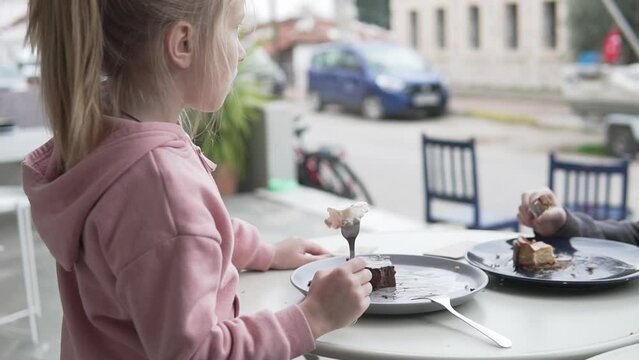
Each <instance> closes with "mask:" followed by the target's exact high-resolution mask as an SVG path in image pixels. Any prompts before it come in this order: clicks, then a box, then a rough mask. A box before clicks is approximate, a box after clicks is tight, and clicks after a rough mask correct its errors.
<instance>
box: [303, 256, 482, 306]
mask: <svg viewBox="0 0 639 360" xmlns="http://www.w3.org/2000/svg"><path fill="white" fill-rule="evenodd" d="M382 256H389V257H390V260H391V262H392V263H393V265H394V266H395V271H396V272H397V274H396V279H397V287H393V288H384V289H378V290H376V291H373V293H372V294H371V305H370V307H369V308H368V309H367V310H366V313H367V314H387V315H399V314H415V313H423V312H430V311H439V310H442V307H441V306H440V305H438V304H435V303H433V302H431V301H430V300H427V299H425V298H424V296H429V295H448V296H449V297H450V299H451V304H452V305H453V306H456V305H459V304H462V303H464V302H466V301H468V300H470V298H471V297H472V296H474V295H475V294H476V293H477V292H478V291H480V290H482V289H484V288H485V287H486V285H487V284H488V276H487V275H486V274H485V273H484V272H483V271H481V270H479V269H477V268H475V267H474V266H470V265H467V264H464V263H460V262H457V261H454V260H449V259H443V258H439V257H434V256H420V255H382ZM346 259H347V258H346V257H344V256H337V257H333V258H329V259H324V260H319V261H315V262H312V263H309V264H306V265H304V266H301V267H299V268H298V269H297V270H295V271H294V272H293V274H292V275H291V283H292V284H293V286H295V287H296V288H297V289H298V290H299V291H301V292H302V293H303V294H307V293H308V289H309V282H310V281H311V280H312V279H313V276H314V275H315V272H316V271H318V270H330V269H333V268H335V267H337V266H340V265H341V264H343V263H344V262H345V261H346Z"/></svg>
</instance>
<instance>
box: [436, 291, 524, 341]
mask: <svg viewBox="0 0 639 360" xmlns="http://www.w3.org/2000/svg"><path fill="white" fill-rule="evenodd" d="M425 298H426V299H428V300H430V301H432V302H434V303H438V304H439V305H441V306H443V307H445V308H446V310H448V311H449V312H451V313H452V314H453V315H455V316H457V317H458V318H459V319H461V320H462V321H464V322H465V323H467V324H468V325H470V326H472V327H474V328H475V329H476V330H477V331H479V332H480V333H482V334H484V335H486V337H488V338H489V339H490V340H492V341H494V342H495V343H496V344H497V345H499V346H501V347H503V348H509V347H511V346H512V345H513V342H512V341H510V339H508V338H507V337H505V336H503V335H500V334H498V333H496V332H494V331H493V330H490V329H488V328H487V327H484V326H483V325H480V324H478V323H476V322H474V321H472V320H470V319H469V318H467V317H465V316H464V315H462V314H460V313H458V312H457V310H455V309H454V308H453V306H452V305H451V304H450V298H449V297H448V296H446V295H433V296H426V297H425Z"/></svg>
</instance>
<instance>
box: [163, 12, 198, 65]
mask: <svg viewBox="0 0 639 360" xmlns="http://www.w3.org/2000/svg"><path fill="white" fill-rule="evenodd" d="M194 40H195V31H194V29H193V25H191V24H190V23H188V22H186V21H178V22H177V23H175V24H174V25H173V26H171V28H170V29H169V31H168V33H167V34H166V38H165V39H164V41H165V43H164V45H165V49H166V52H167V56H168V59H169V62H170V63H171V64H172V65H173V66H175V67H177V68H179V69H188V68H189V67H190V66H191V63H192V62H193V56H194V54H193V44H194Z"/></svg>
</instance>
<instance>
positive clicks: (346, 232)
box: [342, 221, 359, 260]
mask: <svg viewBox="0 0 639 360" xmlns="http://www.w3.org/2000/svg"><path fill="white" fill-rule="evenodd" d="M357 235H359V221H353V222H352V223H349V224H346V225H343V226H342V236H343V237H344V238H345V239H346V241H348V250H349V251H350V255H349V258H348V259H349V260H350V259H352V258H354V257H355V239H356V238H357Z"/></svg>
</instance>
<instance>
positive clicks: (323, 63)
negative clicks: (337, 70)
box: [313, 49, 340, 69]
mask: <svg viewBox="0 0 639 360" xmlns="http://www.w3.org/2000/svg"><path fill="white" fill-rule="evenodd" d="M339 60H340V52H339V50H334V49H331V50H327V51H325V52H323V53H320V54H317V55H316V56H315V57H314V58H313V65H314V66H315V67H317V68H320V69H327V68H334V67H337V66H338V62H339Z"/></svg>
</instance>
